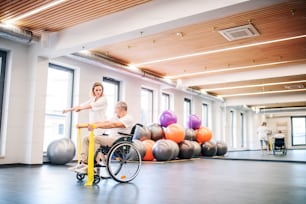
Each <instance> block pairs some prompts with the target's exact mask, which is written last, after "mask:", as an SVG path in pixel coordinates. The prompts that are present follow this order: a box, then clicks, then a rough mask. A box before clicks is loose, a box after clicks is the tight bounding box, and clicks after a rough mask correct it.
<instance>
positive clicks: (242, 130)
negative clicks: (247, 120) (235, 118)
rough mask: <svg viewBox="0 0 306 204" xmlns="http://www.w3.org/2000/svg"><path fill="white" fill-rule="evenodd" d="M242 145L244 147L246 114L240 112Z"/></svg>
mask: <svg viewBox="0 0 306 204" xmlns="http://www.w3.org/2000/svg"><path fill="white" fill-rule="evenodd" d="M240 131H241V132H240V146H241V147H244V114H243V113H240Z"/></svg>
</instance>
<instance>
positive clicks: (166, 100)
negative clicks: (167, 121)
mask: <svg viewBox="0 0 306 204" xmlns="http://www.w3.org/2000/svg"><path fill="white" fill-rule="evenodd" d="M165 110H170V95H169V94H166V93H163V94H162V100H161V112H163V111H165Z"/></svg>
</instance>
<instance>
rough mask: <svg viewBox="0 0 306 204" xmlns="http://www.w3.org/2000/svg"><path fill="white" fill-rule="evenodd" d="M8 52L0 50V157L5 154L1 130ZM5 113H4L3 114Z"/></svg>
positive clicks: (3, 137)
mask: <svg viewBox="0 0 306 204" xmlns="http://www.w3.org/2000/svg"><path fill="white" fill-rule="evenodd" d="M8 54H9V53H8V52H7V51H4V50H0V57H1V66H0V70H1V73H0V93H1V94H0V157H2V156H4V155H5V143H4V140H5V137H6V136H5V135H6V133H5V131H6V130H3V125H5V124H3V123H4V122H3V120H2V119H3V114H4V113H3V109H4V107H3V106H4V105H5V104H6V102H5V98H4V96H5V92H6V84H5V83H6V77H7V76H6V75H7V61H8ZM5 115H6V114H5Z"/></svg>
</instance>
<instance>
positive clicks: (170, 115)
mask: <svg viewBox="0 0 306 204" xmlns="http://www.w3.org/2000/svg"><path fill="white" fill-rule="evenodd" d="M159 122H160V125H161V126H163V127H168V126H169V125H171V124H173V123H176V122H177V117H176V115H175V113H174V112H172V111H170V110H166V111H164V112H162V114H161V115H160V117H159Z"/></svg>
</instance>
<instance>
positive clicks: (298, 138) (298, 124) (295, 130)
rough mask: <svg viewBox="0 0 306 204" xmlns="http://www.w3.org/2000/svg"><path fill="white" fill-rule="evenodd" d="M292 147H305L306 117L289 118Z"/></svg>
mask: <svg viewBox="0 0 306 204" xmlns="http://www.w3.org/2000/svg"><path fill="white" fill-rule="evenodd" d="M291 127H292V145H293V146H295V145H306V116H294V117H291Z"/></svg>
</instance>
